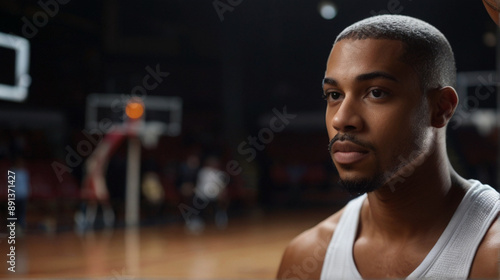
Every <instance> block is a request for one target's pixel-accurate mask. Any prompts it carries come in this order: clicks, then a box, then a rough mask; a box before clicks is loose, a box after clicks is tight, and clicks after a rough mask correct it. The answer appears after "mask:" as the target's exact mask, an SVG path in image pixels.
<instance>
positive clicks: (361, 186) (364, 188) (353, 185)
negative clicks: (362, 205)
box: [339, 176, 384, 195]
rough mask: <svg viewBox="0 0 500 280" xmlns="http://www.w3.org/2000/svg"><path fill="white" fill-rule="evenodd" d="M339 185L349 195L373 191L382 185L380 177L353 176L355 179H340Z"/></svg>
mask: <svg viewBox="0 0 500 280" xmlns="http://www.w3.org/2000/svg"><path fill="white" fill-rule="evenodd" d="M339 183H340V185H341V186H342V187H343V188H344V189H345V190H346V191H347V192H349V193H350V194H351V195H360V194H364V193H369V192H373V191H375V190H377V189H379V188H380V187H381V186H382V185H383V183H384V182H383V180H381V178H378V176H377V177H376V178H371V179H364V178H355V179H345V180H343V179H340V180H339Z"/></svg>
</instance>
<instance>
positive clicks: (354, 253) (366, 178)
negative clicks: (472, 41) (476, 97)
mask: <svg viewBox="0 0 500 280" xmlns="http://www.w3.org/2000/svg"><path fill="white" fill-rule="evenodd" d="M455 76H456V69H455V62H454V58H453V52H452V50H451V47H450V45H449V43H448V41H447V40H446V38H445V37H444V36H443V34H441V32H439V31H438V30H437V29H436V28H434V27H433V26H431V25H429V24H427V23H425V22H423V21H421V20H417V19H414V18H410V17H406V16H394V15H383V16H376V17H372V18H368V19H365V20H363V21H360V22H358V23H356V24H354V25H352V26H350V27H348V28H346V29H345V30H344V31H343V32H342V33H341V34H340V35H339V36H338V37H337V39H336V41H335V44H334V46H333V49H332V51H331V53H330V57H329V59H328V62H327V69H326V73H325V78H324V80H323V91H324V93H323V94H324V98H325V99H326V101H327V108H326V124H327V130H328V135H329V138H330V139H331V141H330V145H329V151H330V155H331V157H332V160H333V162H334V164H335V166H336V168H337V170H338V172H339V175H340V178H341V183H342V184H343V185H344V187H345V188H346V189H347V190H348V191H350V192H351V193H355V194H362V195H361V196H359V197H358V198H356V199H354V200H352V201H351V202H350V203H349V204H348V205H347V206H346V207H344V208H343V209H341V210H340V211H339V212H337V213H335V214H334V215H332V216H331V217H329V218H327V219H326V220H325V221H323V222H321V223H320V224H318V225H317V226H315V227H314V228H312V229H310V230H308V231H306V232H304V233H302V234H301V235H299V236H298V237H296V238H295V239H294V240H293V241H292V242H291V243H290V244H289V246H288V247H287V249H286V251H285V253H284V256H283V259H282V262H281V266H280V268H279V271H278V278H280V279H282V278H284V279H320V278H321V279H360V278H410V279H414V278H453V279H455V278H456V279H463V278H467V277H472V278H495V279H497V278H498V277H499V262H500V255H499V252H500V221H499V219H498V216H499V212H500V201H499V194H498V192H496V191H495V190H494V189H492V188H491V187H489V186H486V185H482V184H481V183H480V182H478V181H475V180H465V179H463V178H462V177H460V176H459V175H458V174H457V173H456V172H455V171H454V170H453V168H452V167H451V165H450V163H449V160H448V157H447V154H446V141H445V134H446V126H447V124H448V122H449V121H450V118H451V117H452V115H453V113H454V111H455V108H456V107H457V104H458V97H457V93H456V92H455V90H454V89H453V86H454V84H455ZM364 193H366V194H364Z"/></svg>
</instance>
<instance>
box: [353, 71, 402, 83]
mask: <svg viewBox="0 0 500 280" xmlns="http://www.w3.org/2000/svg"><path fill="white" fill-rule="evenodd" d="M380 78H382V79H387V80H391V81H394V82H398V79H396V77H394V76H393V75H391V74H389V73H387V72H383V71H374V72H370V73H365V74H360V75H358V76H357V77H356V81H359V82H361V81H368V80H373V79H380Z"/></svg>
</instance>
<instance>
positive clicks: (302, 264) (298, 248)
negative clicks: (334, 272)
mask: <svg viewBox="0 0 500 280" xmlns="http://www.w3.org/2000/svg"><path fill="white" fill-rule="evenodd" d="M343 211H344V208H343V209H341V210H339V211H338V212H336V213H335V214H333V215H331V216H330V217H328V218H326V219H325V220H323V221H322V222H320V223H319V224H317V225H316V226H314V227H312V228H310V229H308V230H306V231H304V232H303V233H301V234H300V235H298V236H297V237H295V238H294V239H293V240H292V241H291V242H290V243H289V244H288V246H287V248H286V250H285V253H284V254H283V257H282V259H281V265H280V268H279V271H278V279H287V278H298V279H314V278H319V276H320V274H321V269H322V267H323V261H324V258H325V254H326V250H327V248H328V245H329V243H330V240H331V238H332V236H333V233H334V232H335V228H336V227H337V224H338V222H339V220H340V217H341V216H342V213H343Z"/></svg>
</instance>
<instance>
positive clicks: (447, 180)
mask: <svg viewBox="0 0 500 280" xmlns="http://www.w3.org/2000/svg"><path fill="white" fill-rule="evenodd" d="M466 186H467V182H466V181H465V180H464V179H463V178H461V177H460V176H458V174H456V173H455V171H453V169H452V168H451V166H449V163H448V158H447V156H446V151H443V150H440V149H438V150H436V151H434V152H433V153H432V154H431V155H429V157H428V158H427V160H425V162H424V163H423V164H421V165H420V166H418V167H416V168H415V169H414V172H413V174H411V175H409V176H408V177H406V178H405V179H404V182H401V183H398V184H397V185H395V186H392V187H390V186H389V185H385V186H383V187H382V188H380V189H379V190H376V191H374V192H372V193H369V194H368V200H367V201H366V202H365V204H364V206H363V210H362V214H361V223H362V226H365V227H367V228H366V229H370V232H373V233H374V234H376V235H378V236H379V237H381V238H383V239H388V240H392V241H396V240H399V241H401V242H405V241H407V240H411V239H413V238H414V237H418V238H422V237H424V236H434V237H435V236H436V235H437V236H439V235H440V234H441V233H442V231H443V230H444V228H446V225H447V224H448V222H449V220H450V219H451V217H452V216H453V213H454V212H455V210H456V208H457V207H458V205H459V204H460V202H461V200H462V198H463V196H464V195H465V191H466V188H467V187H466ZM372 230H373V231H372Z"/></svg>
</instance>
